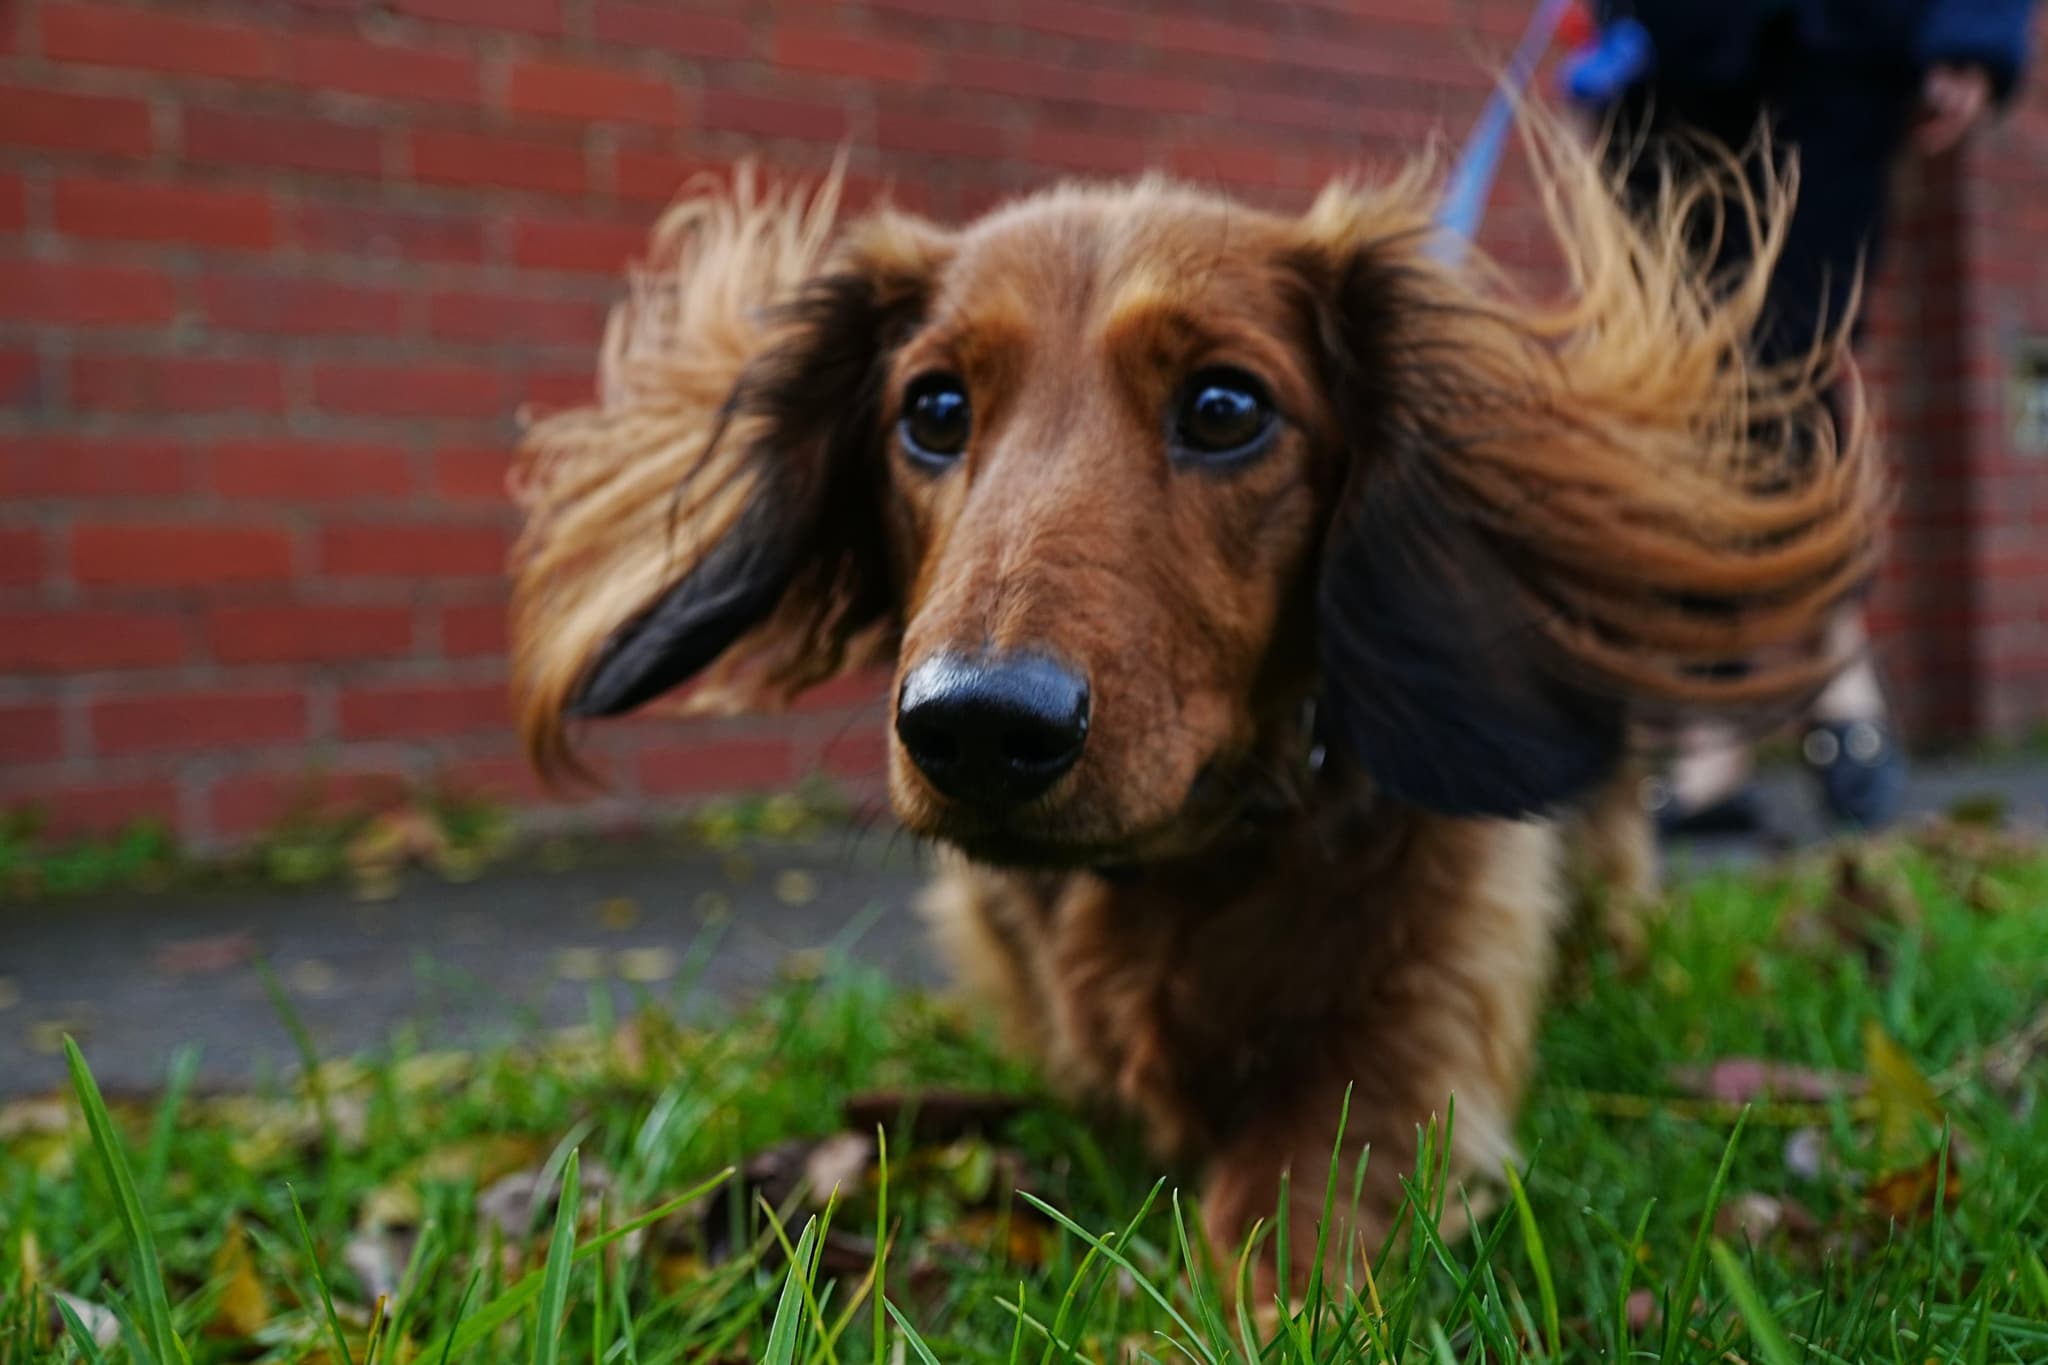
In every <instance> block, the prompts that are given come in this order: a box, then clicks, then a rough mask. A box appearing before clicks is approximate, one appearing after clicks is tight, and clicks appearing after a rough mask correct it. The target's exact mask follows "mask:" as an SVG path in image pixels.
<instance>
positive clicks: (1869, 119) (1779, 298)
mask: <svg viewBox="0 0 2048 1365" xmlns="http://www.w3.org/2000/svg"><path fill="white" fill-rule="evenodd" d="M1762 42H1763V48H1762V51H1761V52H1760V54H1759V57H1758V60H1757V63H1756V66H1755V70H1754V73H1753V74H1752V76H1751V77H1750V78H1749V79H1748V80H1747V81H1745V82H1743V83H1742V84H1740V85H1732V86H1718V87H1711V88H1709V87H1691V86H1687V85H1684V84H1680V83H1675V82H1666V83H1664V84H1661V85H1657V86H1655V87H1654V88H1650V89H1644V90H1639V91H1637V92H1635V93H1634V94H1633V95H1632V96H1631V97H1630V98H1629V99H1628V100H1626V101H1625V102H1624V103H1623V105H1622V107H1621V108H1620V110H1619V111H1618V127H1617V136H1616V137H1615V138H1614V139H1613V141H1612V142H1611V144H1610V145H1611V146H1612V147H1613V148H1615V149H1616V150H1618V151H1619V150H1625V149H1631V148H1636V147H1640V149H1641V151H1642V153H1643V154H1642V156H1641V157H1640V158H1639V159H1638V160H1637V161H1636V163H1635V164H1634V166H1632V167H1631V168H1630V175H1629V187H1630V189H1631V191H1632V192H1633V193H1634V194H1635V195H1636V196H1637V197H1638V202H1642V200H1641V196H1644V195H1646V194H1653V193H1654V191H1655V186H1656V183H1657V167H1658V164H1659V162H1660V159H1661V158H1671V159H1673V160H1675V161H1676V163H1677V164H1679V165H1681V166H1682V165H1683V164H1685V160H1686V158H1687V157H1689V156H1692V155H1695V154H1696V153H1695V152H1694V151H1693V150H1692V149H1690V148H1689V147H1688V145H1687V144H1686V142H1685V141H1684V140H1683V139H1678V138H1673V137H1671V136H1670V134H1671V133H1673V132H1674V131H1676V130H1679V129H1687V130H1690V131H1691V132H1692V133H1694V134H1696V135H1697V134H1705V135H1706V136H1708V137H1710V138H1712V139H1714V140H1715V141H1717V142H1719V143H1721V144H1722V145H1724V146H1726V147H1729V148H1732V149H1734V150H1737V151H1740V150H1741V149H1742V148H1743V147H1745V146H1746V145H1748V143H1749V142H1750V140H1751V138H1752V137H1753V135H1754V134H1755V133H1756V131H1757V128H1758V125H1759V123H1760V121H1768V123H1769V126H1770V127H1771V129H1772V133H1773V138H1774V145H1775V146H1776V147H1777V148H1778V150H1779V154H1780V158H1781V159H1782V157H1783V154H1784V153H1785V152H1786V151H1796V152H1797V153H1798V158H1799V197H1798V200H1797V201H1796V203H1795V205H1794V207H1793V212H1792V221H1791V224H1790V226H1789V227H1788V229H1787V233H1786V239H1785V246H1784V250H1783V252H1782V253H1781V254H1780V256H1779V258H1778V263H1777V267H1776V269H1775V271H1774V272H1773V274H1772V277H1771V284H1770V293H1769V304H1768V307H1767V310H1766V315H1765V318H1764V320H1763V324H1762V332H1761V335H1760V336H1759V338H1758V348H1757V349H1758V357H1759V358H1760V359H1762V360H1765V361H1776V360H1783V359H1790V358H1794V357H1797V356H1800V355H1803V354H1805V353H1806V352H1807V351H1808V350H1809V349H1810V348H1811V347H1812V345H1813V342H1814V339H1815V337H1816V336H1817V335H1818V333H1819V331H1820V329H1821V328H1822V327H1823V326H1827V327H1833V326H1835V325H1837V324H1839V323H1840V321H1841V319H1842V315H1843V313H1844V311H1845V310H1846V309H1847V308H1848V306H1849V301H1850V299H1851V298H1852V297H1853V295H1854V291H1855V287H1856V282H1857V279H1858V274H1859V270H1861V272H1862V273H1863V275H1864V276H1865V277H1867V276H1868V275H1869V274H1872V273H1874V272H1875V269H1876V263H1877V256H1878V252H1879V249H1880V248H1881V247H1882V245H1883V234H1884V226H1885V198H1886V190H1887V188H1888V185H1889V182H1890V178H1891V176H1890V172H1891V165H1892V162H1893V160H1894V159H1895V158H1896V157H1897V155H1898V152H1899V149H1900V147H1901V145H1902V143H1903V141H1904V139H1905V136H1906V133H1907V131H1908V129H1909V128H1910V126H1911V121H1912V116H1913V111H1914V107H1915V100H1916V98H1917V91H1916V90H1915V88H1914V86H1913V84H1912V83H1911V81H1910V80H1909V79H1907V78H1905V77H1903V76H1902V75H1901V74H1900V73H1898V72H1896V71H1893V70H1872V69H1868V68H1859V67H1857V66H1855V65H1844V64H1842V63H1840V62H1838V61H1837V62H1830V61H1828V60H1827V59H1826V58H1823V57H1821V56H1818V55H1816V54H1812V53H1808V52H1805V51H1803V50H1802V49H1801V48H1800V47H1799V45H1798V43H1797V40H1796V38H1795V37H1794V36H1793V35H1791V34H1790V33H1789V32H1787V31H1784V30H1779V31H1776V32H1773V33H1769V34H1766V35H1764V37H1763V39H1762ZM1659 55H1660V60H1661V61H1662V62H1664V63H1665V64H1667V65H1670V66H1674V67H1680V68H1681V69H1682V63H1683V54H1659ZM1759 171H1760V168H1759V167H1758V165H1757V164H1756V163H1755V162H1754V161H1752V163H1751V166H1750V172H1751V175H1752V178H1753V179H1755V178H1757V177H1758V175H1759ZM1727 228H1728V232H1727V235H1726V237H1725V238H1724V240H1723V244H1722V248H1721V252H1720V259H1719V261H1718V262H1717V263H1716V264H1717V266H1721V267H1726V266H1730V265H1733V264H1736V263H1738V262H1739V261H1740V260H1741V259H1742V258H1743V257H1745V256H1746V255H1747V254H1748V252H1749V251H1750V249H1751V244H1750V243H1749V242H1748V240H1747V238H1746V236H1745V234H1744V233H1743V232H1742V229H1741V224H1740V223H1739V222H1735V221H1730V222H1729V223H1728V224H1727Z"/></svg>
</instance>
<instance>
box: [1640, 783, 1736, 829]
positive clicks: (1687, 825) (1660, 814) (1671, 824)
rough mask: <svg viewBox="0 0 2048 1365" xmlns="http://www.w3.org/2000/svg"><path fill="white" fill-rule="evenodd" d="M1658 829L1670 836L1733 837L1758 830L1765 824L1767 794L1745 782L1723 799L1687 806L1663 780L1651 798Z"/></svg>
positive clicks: (1651, 810)
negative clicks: (1765, 796) (1764, 804)
mask: <svg viewBox="0 0 2048 1365" xmlns="http://www.w3.org/2000/svg"><path fill="white" fill-rule="evenodd" d="M1649 806H1650V813H1651V814H1652V815H1654V816H1655V817H1656V820H1657V833H1659V834H1661V835H1663V836H1664V837H1665V838H1667V839H1700V838H1733V837H1735V836H1738V835H1748V834H1758V833H1761V832H1762V831H1763V827H1764V806H1763V798H1762V797H1760V796H1759V795H1758V794H1757V790H1756V787H1755V786H1754V785H1753V784H1751V783H1747V782H1745V783H1744V784H1743V785H1741V786H1740V787H1737V788H1736V789H1735V790H1734V791H1732V792H1730V793H1728V795H1726V796H1724V797H1722V798H1721V799H1720V800H1719V801H1714V802H1711V803H1709V804H1707V805H1704V806H1698V807H1694V808H1693V809H1690V810H1687V809H1685V808H1683V807H1681V806H1679V804H1678V803H1677V802H1676V801H1674V800H1673V799H1672V798H1671V791H1670V789H1669V788H1668V787H1665V786H1664V785H1663V784H1662V783H1661V782H1660V783H1657V784H1655V788H1654V792H1653V794H1652V795H1651V797H1650V799H1649Z"/></svg>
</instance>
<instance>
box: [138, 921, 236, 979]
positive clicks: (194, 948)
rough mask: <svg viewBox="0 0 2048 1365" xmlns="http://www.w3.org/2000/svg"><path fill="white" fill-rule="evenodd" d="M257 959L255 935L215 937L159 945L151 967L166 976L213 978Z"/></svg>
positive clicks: (152, 958) (180, 940)
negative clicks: (211, 976)
mask: <svg viewBox="0 0 2048 1365" xmlns="http://www.w3.org/2000/svg"><path fill="white" fill-rule="evenodd" d="M255 956H256V936H255V935H254V934H251V933H247V932H243V933H237V934H215V935H212V936H211V937H208V938H184V939H173V940H172V941H170V942H168V943H163V944H159V945H158V946H157V950H156V952H155V954H154V955H153V956H152V957H151V959H150V965H151V966H152V967H153V968H154V969H155V970H157V971H159V972H161V973H163V974H164V975H166V976H210V975H212V974H214V973H216V972H225V971H230V970H232V969H234V968H236V967H240V966H242V965H244V964H245V963H248V962H250V961H252V960H253V959H254V958H255Z"/></svg>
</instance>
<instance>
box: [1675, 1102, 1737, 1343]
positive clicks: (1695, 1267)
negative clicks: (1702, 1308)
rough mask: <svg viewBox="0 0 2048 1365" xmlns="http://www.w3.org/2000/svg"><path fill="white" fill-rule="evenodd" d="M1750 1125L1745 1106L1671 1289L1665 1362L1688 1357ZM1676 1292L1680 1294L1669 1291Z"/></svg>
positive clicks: (1710, 1187) (1723, 1152) (1731, 1134)
mask: <svg viewBox="0 0 2048 1365" xmlns="http://www.w3.org/2000/svg"><path fill="white" fill-rule="evenodd" d="M1748 1124H1749V1107H1748V1106H1747V1105H1744V1106H1743V1109H1742V1113H1741V1114H1740V1115H1739V1116H1738V1117H1737V1118H1736V1120H1735V1128H1734V1131H1732V1132H1731V1133H1729V1134H1728V1145H1727V1146H1725V1147H1723V1148H1722V1149H1721V1164H1720V1166H1719V1167H1717V1168H1716V1169H1715V1171H1714V1183H1713V1184H1711V1185H1709V1186H1708V1187H1707V1205H1706V1207H1705V1208H1704V1209H1702V1210H1700V1224H1699V1227H1698V1229H1697V1230H1695V1231H1694V1233H1693V1239H1692V1250H1690V1251H1689V1252H1687V1253H1686V1256H1685V1270H1684V1271H1683V1272H1682V1273H1681V1274H1680V1275H1679V1277H1678V1283H1677V1285H1676V1286H1667V1293H1668V1297H1667V1298H1666V1299H1665V1301H1664V1354H1663V1357H1662V1358H1663V1359H1665V1360H1683V1359H1684V1358H1685V1357H1683V1356H1681V1355H1680V1354H1679V1349H1680V1347H1681V1345H1682V1344H1683V1342H1684V1339H1685V1328H1686V1324H1687V1323H1689V1322H1691V1321H1692V1301H1693V1298H1694V1296H1695V1295H1696V1294H1697V1293H1698V1291H1699V1287H1700V1277H1701V1276H1702V1275H1704V1274H1705V1273H1706V1269H1707V1265H1706V1261H1707V1240H1708V1238H1709V1236H1710V1235H1711V1233H1712V1232H1713V1228H1714V1215H1715V1214H1716V1213H1717V1212H1719V1211H1720V1208H1721V1194H1722V1192H1723V1191H1725V1190H1726V1189H1727V1188H1728V1173H1729V1172H1730V1171H1731V1170H1733V1169H1734V1167H1735V1148H1736V1144H1738V1143H1740V1142H1741V1141H1742V1130H1743V1129H1744V1128H1745V1127H1747V1126H1748ZM1672 1289H1675V1291H1676V1292H1669V1291H1670V1290H1672Z"/></svg>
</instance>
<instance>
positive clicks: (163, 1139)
mask: <svg viewBox="0 0 2048 1365" xmlns="http://www.w3.org/2000/svg"><path fill="white" fill-rule="evenodd" d="M199 1057H200V1053H199V1049H198V1048H197V1047H195V1046H193V1045H192V1044H190V1043H187V1044H184V1045H183V1046H181V1047H179V1048H178V1050H177V1051H175V1052H173V1053H172V1054H171V1068H170V1074H169V1076H168V1077H166V1079H165V1081H164V1095H163V1099H162V1101H161V1102H160V1103H159V1104H158V1105H157V1110H156V1122H155V1124H154V1125H153V1126H152V1127H151V1129H150V1133H149V1147H148V1149H147V1150H146V1151H145V1152H144V1153H143V1158H142V1188H144V1189H146V1190H148V1191H149V1192H150V1193H151V1194H155V1193H156V1192H158V1191H160V1190H161V1189H163V1187H164V1175H165V1173H166V1172H168V1171H169V1170H170V1167H171V1143H172V1142H173V1141H174V1140H175V1139H176V1138H177V1136H178V1113H179V1111H180V1110H182V1109H183V1108H184V1107H185V1096H186V1095H188V1094H189V1093H191V1090H192V1082H193V1081H194V1080H196V1079H197V1078H198V1076H199Z"/></svg>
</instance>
